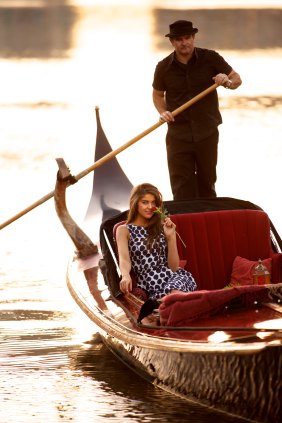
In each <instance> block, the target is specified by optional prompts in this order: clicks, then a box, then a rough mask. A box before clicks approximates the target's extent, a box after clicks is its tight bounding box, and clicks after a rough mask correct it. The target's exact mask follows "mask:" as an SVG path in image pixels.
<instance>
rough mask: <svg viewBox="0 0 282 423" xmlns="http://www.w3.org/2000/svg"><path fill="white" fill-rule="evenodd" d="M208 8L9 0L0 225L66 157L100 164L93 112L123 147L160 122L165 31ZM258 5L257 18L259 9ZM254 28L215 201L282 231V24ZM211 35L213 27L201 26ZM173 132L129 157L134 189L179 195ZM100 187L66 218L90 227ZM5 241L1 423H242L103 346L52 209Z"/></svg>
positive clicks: (78, 164) (81, 186) (238, 52)
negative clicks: (224, 200) (162, 386)
mask: <svg viewBox="0 0 282 423" xmlns="http://www.w3.org/2000/svg"><path fill="white" fill-rule="evenodd" d="M206 3H208V2H196V1H195V2H193V1H187V2H183V1H175V2H168V1H163V2H161V1H149V0H148V1H142V2H141V1H131V2H129V1H128V2H125V1H124V2H122V1H120V2H118V1H106V0H105V1H94V0H93V1H92V0H88V1H86V0H84V1H82V0H81V1H74V0H73V1H55V0H54V1H51V0H50V1H43V0H42V1H39V0H38V1H35V0H34V1H16V0H10V1H3V0H2V1H0V28H1V30H0V31H1V37H0V67H1V96H0V112H1V119H0V134H1V143H0V164H1V166H0V177H1V184H0V194H1V208H0V220H1V222H4V221H6V220H7V219H9V218H10V217H11V216H14V215H16V214H17V213H19V212H20V211H21V210H23V209H25V208H26V207H27V206H29V205H30V204H32V203H34V202H35V201H37V200H39V199H40V198H42V197H43V196H44V195H46V194H47V193H49V192H50V191H52V190H53V188H54V184H55V178H56V172H57V167H56V162H55V158H56V157H63V158H64V159H65V160H66V162H67V164H68V165H69V166H70V168H71V171H72V173H73V174H78V173H79V172H80V171H82V170H84V169H86V168H87V167H88V166H90V165H91V164H92V162H93V155H94V145H95V137H96V123H95V113H94V109H95V106H96V105H98V106H99V107H100V115H101V120H102V124H103V127H104V130H105V132H106V134H107V136H108V139H109V141H110V142H111V144H112V147H113V149H115V148H117V147H119V146H121V145H122V144H124V143H125V142H127V141H128V140H130V139H131V138H133V137H135V136H136V135H137V134H139V133H141V132H142V131H143V130H144V129H146V128H148V127H150V126H151V125H153V124H154V123H155V122H156V120H157V118H158V116H157V114H156V111H155V110H154V108H153V106H152V102H151V82H152V74H153V71H154V67H155V64H156V62H157V61H158V60H160V58H162V57H164V56H165V55H166V54H168V53H169V51H170V50H169V45H168V44H165V43H164V40H163V33H164V31H166V29H167V27H168V23H169V22H170V21H171V20H174V18H176V19H178V18H181V17H182V16H183V10H184V9H185V7H187V5H189V7H190V8H191V14H192V11H193V20H194V21H195V18H194V17H197V16H199V22H209V20H208V19H207V17H208V16H209V13H210V11H207V10H206V9H205V4H206ZM218 3H224V2H218ZM232 3H233V2H232ZM237 3H238V2H237ZM250 3H252V5H253V7H254V9H253V10H252V14H253V15H252V16H253V19H252V20H251V22H253V23H254V21H256V22H257V20H258V16H257V13H258V12H257V11H258V10H259V11H261V9H260V8H256V7H255V6H256V4H255V2H250ZM257 3H259V4H260V7H262V3H263V2H257ZM274 3H275V2H271V3H269V2H267V5H268V6H269V7H270V6H271V5H272V6H273V7H274V10H275V11H276V12H273V13H269V15H268V14H267V13H268V12H265V15H264V16H268V18H269V19H270V17H269V16H272V19H273V16H274V15H275V17H277V16H278V18H279V19H280V23H281V13H280V12H281V6H279V3H278V2H277V4H274ZM201 4H202V8H203V9H202V10H198V9H197V8H198V7H200V6H201ZM171 5H173V6H171ZM184 6H185V7H184ZM220 6H221V7H223V5H222V4H220ZM240 7H241V5H240ZM235 10H236V9H235ZM220 11H221V12H220V13H226V16H228V17H230V11H224V8H223V9H220ZM233 12H234V11H233ZM237 12H238V10H237ZM237 12H236V13H237ZM240 13H243V12H242V11H241V12H240ZM249 13H250V11H249V12H248V16H249ZM232 16H234V15H232ZM238 16H239V15H238ZM242 16H245V14H244V13H243V14H241V15H240V19H242ZM259 16H260V15H259ZM185 18H186V15H185ZM235 18H236V16H235ZM235 18H234V19H235ZM236 19H237V18H236ZM259 19H261V18H259ZM195 23H197V21H196V22H195ZM229 24H230V27H232V25H233V29H234V28H236V22H233V21H232V20H231V21H229ZM274 24H275V25H276V26H275V25H274ZM198 25H199V24H198ZM221 25H223V24H221ZM199 26H200V25H199ZM230 27H229V29H230ZM246 27H247V28H248V30H249V33H248V34H247V35H246V40H248V45H249V47H248V48H247V49H246V48H244V40H243V41H241V44H240V45H239V44H237V45H236V46H235V47H236V48H234V46H233V44H232V43H231V44H230V46H233V47H232V48H231V47H230V48H227V47H226V46H224V45H223V47H224V49H223V50H222V49H221V53H222V54H223V55H224V57H225V58H226V59H227V60H228V62H230V63H231V65H232V66H233V67H234V69H235V70H237V71H238V72H239V73H240V74H241V76H242V79H243V81H244V83H243V85H242V87H241V88H240V89H238V90H237V91H236V92H231V91H228V90H224V89H223V88H219V89H218V92H219V95H220V103H221V110H222V115H223V120H224V124H223V125H222V127H221V128H220V137H221V139H220V148H219V163H218V182H217V193H218V195H219V196H230V197H237V198H241V199H245V200H250V201H252V202H254V203H256V204H258V205H260V206H261V207H262V208H263V209H264V210H265V211H267V212H268V213H269V215H270V217H271V219H272V221H273V223H274V225H275V226H276V228H277V230H278V232H280V234H282V217H281V213H280V207H281V199H280V195H279V193H280V189H279V185H280V184H279V181H280V172H281V170H280V169H281V159H282V148H281V133H282V121H281V111H282V102H281V98H282V86H281V78H280V75H281V70H282V55H281V53H282V45H279V44H278V45H277V41H273V40H277V35H279V34H280V38H279V37H278V38H279V40H281V39H282V38H281V25H277V19H276V18H275V19H274V20H273V26H272V30H273V32H274V33H275V31H276V33H275V34H276V35H275V34H274V35H275V37H274V36H273V37H271V34H270V35H269V34H268V33H267V34H265V37H262V36H261V32H260V31H259V33H260V37H258V36H257V37H256V36H255V35H257V32H256V31H255V30H254V26H252V25H246ZM237 28H238V24H237ZM279 28H280V33H279ZM200 29H201V32H202V33H204V32H205V31H204V30H205V26H204V25H203V24H201V28H200ZM244 30H245V31H246V28H244ZM277 31H278V33H277ZM237 33H238V31H237ZM222 34H223V35H224V37H225V39H226V37H227V36H229V37H230V31H229V33H228V34H229V35H228V34H227V32H226V31H225V32H224V29H222V28H221V32H220V34H219V35H218V38H217V39H215V37H214V33H213V39H211V37H207V36H206V38H205V35H204V34H203V35H202V39H200V38H199V40H201V44H202V45H203V43H205V44H206V45H208V44H209V43H211V42H212V41H213V42H218V43H219V45H221V44H220V39H221V38H222ZM199 36H200V33H199ZM266 37H268V38H267V43H266ZM235 38H236V31H235V32H234V34H233V35H232V36H231V39H235ZM254 40H255V42H254ZM237 41H238V40H237ZM252 42H253V43H254V45H255V46H257V47H256V48H255V47H254V45H252ZM256 43H257V44H256ZM208 47H210V45H208ZM164 136H165V128H164V127H161V128H159V129H158V130H156V131H155V132H154V133H152V134H150V135H149V136H148V137H146V138H144V139H143V140H141V141H139V142H138V143H137V144H136V145H135V146H132V147H131V148H130V149H128V150H126V151H125V152H123V153H121V154H120V157H119V160H120V163H121V165H122V167H123V168H124V170H125V171H126V173H127V175H128V177H129V178H130V180H131V182H132V183H133V184H136V183H139V182H144V181H150V182H152V183H154V184H156V185H157V186H158V187H159V189H160V190H161V191H162V192H163V194H164V197H165V199H166V200H170V199H171V191H170V187H169V181H168V173H167V169H166V162H165V146H164V142H163V141H164ZM136 157H138V161H136ZM91 184H92V177H91V176H87V177H86V178H84V179H83V180H81V181H80V182H79V183H78V184H76V185H74V186H73V187H71V188H69V190H68V206H69V210H70V211H71V214H72V216H73V217H74V218H75V219H76V220H77V221H78V222H81V224H82V225H83V218H84V214H85V211H86V209H87V206H88V202H89V199H90V194H91V188H92V186H91ZM90 236H91V234H90ZM93 236H94V235H93ZM0 237H1V238H0V253H1V264H0V278H1V279H0V342H1V343H0V364H1V367H0V402H1V407H0V422H1V423H10V422H12V423H31V422H34V423H43V422H46V421H48V422H50V423H57V422H75V423H80V422H83V423H88V422H99V423H100V422H102V423H104V422H105V423H106V422H119V423H121V422H141V421H144V422H168V421H174V422H179V421H190V422H192V423H195V422H211V421H214V419H217V421H219V422H222V423H225V422H226V423H229V422H235V421H236V422H240V419H238V418H237V419H236V418H234V417H233V416H228V415H222V414H219V413H217V412H215V411H212V410H210V409H206V408H204V407H201V406H199V405H196V404H190V403H187V402H184V401H182V400H181V399H178V398H175V397H172V396H171V395H169V394H167V393H165V392H163V391H160V390H159V389H156V388H154V387H153V386H151V385H150V384H148V383H147V382H146V381H143V380H141V379H140V378H139V377H137V376H135V375H134V374H133V373H131V371H129V370H128V369H127V368H125V367H124V366H123V365H122V364H121V363H119V362H118V361H117V360H116V358H115V357H113V356H112V354H111V353H109V352H108V351H107V350H106V349H105V347H104V346H103V344H102V343H101V342H100V339H99V337H98V336H97V333H96V328H95V326H93V324H92V323H91V322H90V321H89V320H88V319H87V317H86V316H84V315H83V313H82V312H81V311H80V310H79V309H78V307H77V306H76V304H75V303H74V301H73V300H72V298H71V297H70V294H69V292H68V290H67V287H66V284H65V272H66V266H67V261H68V258H69V256H70V254H71V251H72V249H73V246H72V244H71V241H70V240H69V238H68V236H67V235H66V233H65V232H64V230H63V228H62V227H61V226H60V223H59V222H58V219H57V217H56V214H55V210H54V204H53V200H49V201H48V202H46V203H44V204H42V205H41V206H39V207H38V208H36V209H35V210H33V211H31V212H30V213H28V214H26V215H25V216H23V217H21V218H20V219H18V220H17V221H15V222H13V223H12V224H10V225H9V226H7V227H5V228H4V229H2V230H1V232H0Z"/></svg>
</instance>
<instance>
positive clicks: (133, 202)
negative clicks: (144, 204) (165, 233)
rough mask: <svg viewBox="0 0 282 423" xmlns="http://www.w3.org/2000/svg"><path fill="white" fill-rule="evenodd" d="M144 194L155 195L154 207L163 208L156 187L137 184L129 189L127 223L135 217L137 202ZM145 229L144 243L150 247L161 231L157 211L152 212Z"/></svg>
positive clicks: (147, 184) (161, 199)
mask: <svg viewBox="0 0 282 423" xmlns="http://www.w3.org/2000/svg"><path fill="white" fill-rule="evenodd" d="M146 194H151V195H153V196H154V197H155V202H156V207H158V208H160V210H163V197H162V194H161V193H160V191H159V190H158V188H156V187H155V186H154V185H152V184H149V183H144V184H140V185H137V186H136V187H134V188H133V189H132V191H131V195H130V200H129V212H128V216H127V223H131V222H132V221H133V220H134V219H135V218H136V216H137V214H138V202H139V201H140V199H141V198H142V197H144V196H145V195H146ZM146 229H147V231H148V238H147V242H146V245H147V247H148V248H149V249H151V248H152V246H153V244H155V242H158V241H159V238H160V234H161V232H162V224H161V217H160V215H159V214H158V213H154V215H153V216H152V217H151V219H150V221H149V225H148V226H147V227H146Z"/></svg>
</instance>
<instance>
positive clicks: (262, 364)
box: [67, 255, 282, 423]
mask: <svg viewBox="0 0 282 423" xmlns="http://www.w3.org/2000/svg"><path fill="white" fill-rule="evenodd" d="M93 264H94V265H96V264H97V256H95V255H93V257H92V258H87V259H74V261H72V262H71V263H70V265H69V268H68V277H67V283H68V287H69V290H70V292H71V294H72V296H73V298H74V299H75V301H76V302H77V304H78V305H79V306H80V307H81V308H82V310H83V311H84V312H85V313H86V314H87V315H88V317H89V318H90V319H91V320H92V321H93V322H94V323H95V324H96V326H97V329H98V331H99V333H100V335H101V337H102V339H103V342H104V343H105V345H106V346H107V347H108V348H109V349H110V350H111V351H112V352H113V353H114V354H115V355H116V356H117V357H118V358H119V359H120V360H121V361H122V362H123V363H125V364H126V365H127V366H128V367H130V369H132V370H133V371H135V372H136V373H138V374H139V375H140V376H142V377H144V378H146V379H147V380H149V381H150V382H151V383H153V384H154V385H156V386H158V387H160V388H162V389H164V390H166V391H169V392H171V393H173V394H175V395H178V396H180V397H182V398H185V399H187V400H189V401H194V402H198V403H201V404H203V405H205V406H208V407H211V408H215V409H217V410H218V411H222V412H227V413H230V414H234V415H235V416H238V417H239V416H240V417H241V418H242V417H244V418H246V419H247V420H250V421H255V422H277V423H278V422H279V421H280V420H279V419H280V416H281V412H282V407H281V393H282V374H281V368H282V344H281V340H280V342H279V341H278V340H277V339H276V340H273V341H266V342H261V341H260V342H259V341H258V340H257V341H254V340H252V339H248V337H247V335H245V338H244V336H243V338H242V340H241V341H240V339H239V340H238V342H230V343H229V342H227V343H216V342H211V343H209V344H207V343H206V342H201V341H198V342H193V341H191V342H187V341H183V340H181V339H174V338H171V339H170V338H163V337H161V336H158V335H148V334H147V333H141V332H138V331H137V330H136V328H135V327H134V324H133V323H132V322H131V321H130V318H128V316H127V315H126V313H125V312H124V311H123V310H121V309H120V308H119V307H118V306H117V304H116V302H115V300H114V299H113V298H112V297H111V296H110V293H109V291H108V288H107V286H106V285H104V283H103V278H102V275H101V274H100V271H99V269H98V268H97V266H94V267H90V268H88V266H93ZM93 277H94V279H93ZM87 280H88V282H87ZM280 339H281V338H280Z"/></svg>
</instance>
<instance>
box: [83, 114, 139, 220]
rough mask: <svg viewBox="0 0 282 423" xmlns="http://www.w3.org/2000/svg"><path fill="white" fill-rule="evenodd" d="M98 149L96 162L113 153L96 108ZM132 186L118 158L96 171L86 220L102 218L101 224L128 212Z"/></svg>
mask: <svg viewBox="0 0 282 423" xmlns="http://www.w3.org/2000/svg"><path fill="white" fill-rule="evenodd" d="M95 110H96V121H97V134H96V147H95V157H94V161H95V162H96V161H97V160H99V159H101V158H102V157H104V156H105V155H106V154H108V153H110V152H111V151H112V148H111V146H110V144H109V141H108V140H107V137H106V135H105V133H104V131H103V128H102V125H101V121H100V116H99V108H98V107H96V109H95ZM131 189H132V184H131V182H130V181H129V179H128V178H127V176H126V175H125V173H124V171H123V170H122V168H121V166H120V164H119V162H118V161H117V159H116V157H114V158H112V159H111V160H109V161H108V162H107V163H105V164H104V165H102V166H100V167H98V168H97V169H96V170H94V176H93V189H92V195H91V199H90V203H89V206H88V210H87V213H86V220H88V219H93V218H94V217H98V216H99V215H100V216H101V219H100V222H102V221H104V220H105V219H108V218H109V217H112V216H114V215H115V214H118V213H120V212H121V211H124V210H127V209H128V207H129V196H130V192H131Z"/></svg>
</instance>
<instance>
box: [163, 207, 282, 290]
mask: <svg viewBox="0 0 282 423" xmlns="http://www.w3.org/2000/svg"><path fill="white" fill-rule="evenodd" d="M171 219H172V220H173V222H174V223H175V224H176V230H177V232H179V233H180V235H181V238H182V239H183V240H184V242H185V244H186V248H185V247H184V246H183V245H182V243H181V241H180V240H179V239H178V241H177V243H178V250H179V255H180V258H181V259H187V264H186V266H185V268H186V269H187V270H189V271H191V273H192V274H193V276H194V277H195V280H196V281H197V284H198V289H220V288H223V287H224V286H226V285H227V284H228V283H229V282H230V276H231V272H232V264H233V261H234V259H235V257H236V256H241V257H244V258H246V259H248V260H258V259H259V258H261V259H265V258H268V257H272V256H277V254H274V252H273V250H272V248H271V242H270V222H269V218H268V216H267V214H266V213H265V212H264V211H261V210H226V211H225V210H224V211H211V212H202V213H191V214H178V215H172V216H171ZM280 258H281V257H280ZM280 263H281V262H280V261H279V266H280ZM273 264H274V262H273ZM276 270H277V269H276ZM276 270H275V269H274V276H275V275H276V273H277V275H276V276H275V277H276V278H278V277H280V275H279V276H278V274H280V272H277V271H276ZM275 272H276V273H275ZM272 276H273V275H272ZM272 279H273V278H272ZM273 282H274V283H275V282H278V281H277V280H276V281H274V280H273Z"/></svg>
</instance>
